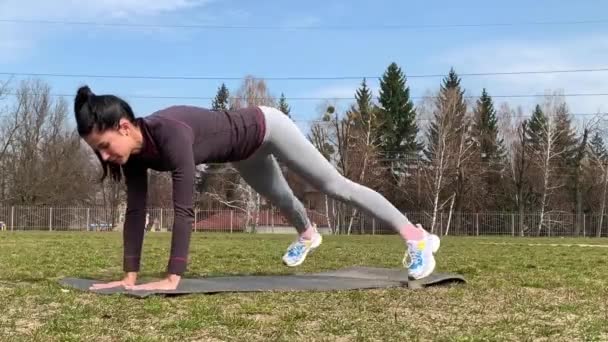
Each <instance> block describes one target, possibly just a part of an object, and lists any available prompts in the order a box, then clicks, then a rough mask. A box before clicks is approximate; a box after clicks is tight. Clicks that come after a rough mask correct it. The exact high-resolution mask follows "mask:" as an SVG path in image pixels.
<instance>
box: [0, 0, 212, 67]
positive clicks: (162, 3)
mask: <svg viewBox="0 0 608 342" xmlns="http://www.w3.org/2000/svg"><path fill="white" fill-rule="evenodd" d="M213 1H215V0H95V1H76V0H54V1H45V0H4V1H1V2H0V13H2V17H3V18H6V19H17V20H46V21H72V22H83V21H93V22H113V23H125V22H127V23H132V22H136V21H137V20H138V19H144V20H147V21H146V23H148V22H149V21H150V20H153V19H154V18H156V17H158V16H159V15H161V14H169V13H179V12H180V11H186V10H191V9H194V8H199V7H203V6H206V5H208V4H210V3H211V2H213ZM142 21H143V20H142ZM68 27H69V26H65V27H63V26H58V25H44V24H36V23H20V22H3V23H0V48H2V55H0V62H10V61H12V60H16V59H18V58H19V57H21V56H22V55H23V54H25V53H27V52H30V53H33V52H32V50H33V49H34V48H35V46H36V45H37V42H39V41H41V40H42V39H44V38H45V37H46V36H47V35H51V34H55V33H56V32H57V31H56V29H57V28H68ZM72 28H75V29H78V26H74V27H72ZM47 29H50V30H48V32H46V31H47ZM159 30H161V29H159ZM157 31H158V30H157ZM49 32H50V33H49ZM131 32H133V30H131Z"/></svg>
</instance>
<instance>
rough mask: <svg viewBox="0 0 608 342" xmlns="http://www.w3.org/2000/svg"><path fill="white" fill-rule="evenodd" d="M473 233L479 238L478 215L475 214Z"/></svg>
mask: <svg viewBox="0 0 608 342" xmlns="http://www.w3.org/2000/svg"><path fill="white" fill-rule="evenodd" d="M475 233H476V235H477V236H479V213H476V214H475Z"/></svg>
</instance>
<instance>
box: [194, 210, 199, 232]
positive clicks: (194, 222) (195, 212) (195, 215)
mask: <svg viewBox="0 0 608 342" xmlns="http://www.w3.org/2000/svg"><path fill="white" fill-rule="evenodd" d="M197 210H198V208H194V231H195V232H196V231H197V229H196V211H197Z"/></svg>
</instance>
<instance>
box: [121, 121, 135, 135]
mask: <svg viewBox="0 0 608 342" xmlns="http://www.w3.org/2000/svg"><path fill="white" fill-rule="evenodd" d="M132 129H133V125H132V124H131V122H130V121H129V120H127V119H125V118H121V119H120V121H119V122H118V132H119V133H120V134H121V135H124V136H128V135H129V133H130V131H131V130H132Z"/></svg>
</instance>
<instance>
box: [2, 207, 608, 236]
mask: <svg viewBox="0 0 608 342" xmlns="http://www.w3.org/2000/svg"><path fill="white" fill-rule="evenodd" d="M308 215H309V218H310V219H311V220H312V221H313V222H314V223H315V224H316V225H317V227H318V229H319V230H320V231H321V232H322V233H326V234H393V233H394V231H393V230H392V229H391V227H389V226H387V225H386V224H383V223H382V222H380V221H378V220H377V219H375V218H374V217H372V216H370V215H367V214H363V213H361V212H359V211H354V210H352V209H350V208H347V209H344V208H342V209H341V210H337V211H336V210H331V212H325V211H324V210H323V211H318V210H311V209H309V210H308ZM194 216H195V219H194V223H193V224H192V230H193V231H194V232H231V233H238V232H247V233H289V234H292V233H294V231H295V230H294V229H295V228H294V227H293V226H292V225H291V223H290V222H289V221H288V220H286V219H285V217H284V216H283V215H282V214H281V213H280V211H279V210H278V209H276V208H270V209H260V210H256V211H252V212H245V211H242V210H233V209H212V210H201V209H195V212H194ZM407 217H408V218H409V219H410V220H411V221H412V222H414V223H420V224H422V226H423V227H425V228H426V229H427V230H432V231H434V232H435V233H438V234H440V235H460V236H482V235H506V236H526V237H529V236H553V237H564V236H583V237H608V215H604V216H602V215H595V214H587V215H581V216H577V215H576V214H572V213H562V212H557V213H556V212H550V213H545V214H544V215H543V219H542V221H543V222H542V225H539V223H540V222H541V215H540V213H536V212H535V213H525V214H523V215H520V214H518V213H510V212H497V213H452V214H451V215H450V213H447V212H442V213H438V214H437V215H436V216H435V217H433V215H432V213H431V212H410V213H407ZM123 218H124V210H119V209H113V208H107V207H76V208H74V207H23V206H9V207H7V206H5V207H2V206H0V230H5V231H28V230H30V231H120V230H122V226H123V221H124V220H123ZM172 225H173V209H165V208H150V209H148V210H147V214H146V230H148V231H171V229H172Z"/></svg>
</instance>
